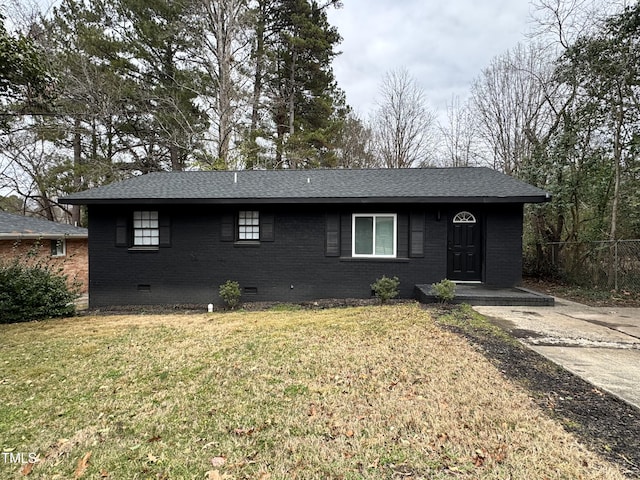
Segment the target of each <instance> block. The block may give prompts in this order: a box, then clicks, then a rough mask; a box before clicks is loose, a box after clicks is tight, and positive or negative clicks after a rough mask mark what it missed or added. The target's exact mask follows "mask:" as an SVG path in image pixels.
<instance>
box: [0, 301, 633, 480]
mask: <svg viewBox="0 0 640 480" xmlns="http://www.w3.org/2000/svg"><path fill="white" fill-rule="evenodd" d="M0 365H1V366H2V369H1V370H0V441H1V442H2V444H1V445H0V448H2V449H3V451H4V452H10V453H13V454H14V455H15V454H17V453H19V452H24V454H25V456H26V455H27V454H28V453H32V452H35V453H37V454H38V455H39V458H40V459H41V460H43V461H41V462H39V463H37V464H36V465H35V466H34V467H33V469H32V471H31V473H30V477H29V478H74V476H75V477H78V472H81V474H80V477H82V478H113V479H116V478H165V479H169V478H176V479H181V478H226V479H256V478H261V479H267V478H269V479H290V478H300V479H316V478H317V479H326V478H332V479H340V478H344V479H356V478H358V479H360V478H363V479H367V478H370V479H379V478H413V479H450V478H459V479H460V478H462V479H496V478H518V479H519V478H553V479H576V478H581V479H594V480H595V479H621V478H624V477H623V475H622V473H621V472H620V470H619V468H618V467H617V466H615V465H613V464H611V463H609V462H607V461H605V460H603V459H602V458H601V457H600V456H598V455H596V454H593V453H592V452H590V451H589V450H588V449H587V448H585V447H584V446H583V444H581V443H580V442H579V441H578V440H577V437H576V436H574V435H572V434H570V433H567V432H566V431H565V430H564V429H563V428H562V426H561V425H560V424H559V423H558V422H556V421H553V420H552V419H551V418H550V417H549V416H548V415H547V413H546V412H545V411H544V409H543V408H540V407H539V406H537V405H536V404H535V402H534V401H532V399H531V397H530V394H529V393H528V392H527V390H525V389H524V388H522V387H521V386H517V385H515V384H513V383H512V382H510V381H509V380H508V379H507V378H505V376H504V374H503V373H501V372H500V371H499V370H498V369H496V368H495V366H493V365H492V364H491V363H490V362H489V361H487V359H486V358H485V357H484V356H483V353H481V352H480V351H478V350H476V349H473V348H470V346H469V345H468V343H467V340H466V339H464V338H461V337H460V336H458V335H456V334H454V333H452V332H448V331H445V330H444V329H442V328H440V327H439V326H438V325H436V324H435V322H434V321H433V319H432V315H431V313H430V312H429V311H427V310H424V309H422V308H420V307H419V306H418V305H415V304H403V305H393V306H385V307H380V306H378V307H354V308H341V309H326V310H295V309H292V310H286V309H285V310H280V311H277V310H268V311H261V312H246V311H245V312H233V313H225V314H220V313H216V314H191V315H120V316H117V315H109V316H90V317H79V318H75V319H68V320H61V321H60V320H59V321H50V322H38V323H28V324H19V325H3V326H0ZM22 468H24V467H22V466H19V465H14V464H11V463H0V476H1V477H2V478H22V474H21V473H20V471H21V469H22Z"/></svg>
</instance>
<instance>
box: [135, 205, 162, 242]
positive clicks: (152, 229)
mask: <svg viewBox="0 0 640 480" xmlns="http://www.w3.org/2000/svg"><path fill="white" fill-rule="evenodd" d="M159 245H160V225H159V222H158V212H157V211H149V210H141V211H135V212H133V246H134V247H157V246H159Z"/></svg>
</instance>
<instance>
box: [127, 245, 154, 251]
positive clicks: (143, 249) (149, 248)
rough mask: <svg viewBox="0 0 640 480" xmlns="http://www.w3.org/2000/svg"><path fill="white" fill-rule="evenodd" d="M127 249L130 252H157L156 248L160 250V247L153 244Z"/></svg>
mask: <svg viewBox="0 0 640 480" xmlns="http://www.w3.org/2000/svg"><path fill="white" fill-rule="evenodd" d="M128 250H129V251H130V252H157V251H158V250H160V247H157V246H153V247H129V249H128Z"/></svg>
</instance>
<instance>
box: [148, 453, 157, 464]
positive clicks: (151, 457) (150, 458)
mask: <svg viewBox="0 0 640 480" xmlns="http://www.w3.org/2000/svg"><path fill="white" fill-rule="evenodd" d="M147 461H148V462H150V463H156V462H157V461H158V457H156V456H155V455H154V454H153V453H149V454H147Z"/></svg>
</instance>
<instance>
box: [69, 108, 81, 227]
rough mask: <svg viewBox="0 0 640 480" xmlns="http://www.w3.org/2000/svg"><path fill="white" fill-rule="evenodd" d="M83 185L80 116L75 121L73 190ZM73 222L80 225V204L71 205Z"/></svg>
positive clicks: (77, 190)
mask: <svg viewBox="0 0 640 480" xmlns="http://www.w3.org/2000/svg"><path fill="white" fill-rule="evenodd" d="M81 187H82V136H81V134H80V118H79V117H77V116H76V118H75V119H74V121H73V190H74V191H76V192H79V191H80V188H81ZM71 224H72V225H76V226H78V225H80V205H72V206H71Z"/></svg>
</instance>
